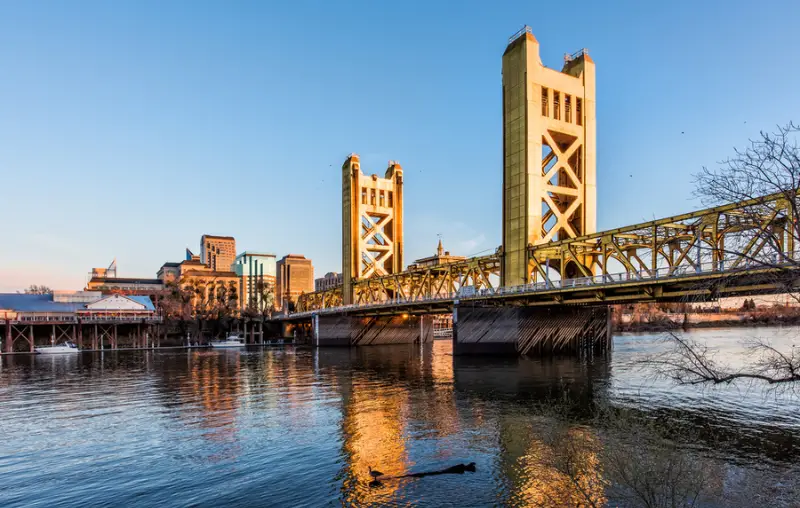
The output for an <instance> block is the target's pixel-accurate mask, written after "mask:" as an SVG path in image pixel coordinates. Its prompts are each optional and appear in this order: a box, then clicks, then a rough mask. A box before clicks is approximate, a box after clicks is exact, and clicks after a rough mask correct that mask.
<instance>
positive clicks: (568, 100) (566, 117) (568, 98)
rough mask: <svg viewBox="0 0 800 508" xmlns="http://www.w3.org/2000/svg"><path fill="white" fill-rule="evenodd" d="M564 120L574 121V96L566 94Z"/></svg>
mask: <svg viewBox="0 0 800 508" xmlns="http://www.w3.org/2000/svg"><path fill="white" fill-rule="evenodd" d="M564 121H565V122H567V123H572V96H571V95H567V94H564Z"/></svg>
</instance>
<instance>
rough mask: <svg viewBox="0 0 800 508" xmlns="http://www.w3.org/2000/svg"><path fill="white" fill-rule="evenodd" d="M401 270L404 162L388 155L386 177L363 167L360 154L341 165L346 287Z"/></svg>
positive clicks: (349, 290) (348, 299) (347, 297)
mask: <svg viewBox="0 0 800 508" xmlns="http://www.w3.org/2000/svg"><path fill="white" fill-rule="evenodd" d="M402 270H403V168H402V167H401V166H400V164H399V163H397V162H396V161H389V167H388V168H387V169H386V172H385V173H384V177H383V178H379V177H378V176H377V175H365V174H363V173H362V172H361V161H360V159H359V157H358V155H357V154H350V155H349V156H348V157H347V159H345V161H344V164H343V165H342V292H343V298H344V304H345V305H347V304H350V303H352V302H353V283H354V281H357V280H360V279H368V278H370V277H376V276H383V275H390V274H393V273H397V272H400V271H402Z"/></svg>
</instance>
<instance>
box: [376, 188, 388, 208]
mask: <svg viewBox="0 0 800 508" xmlns="http://www.w3.org/2000/svg"><path fill="white" fill-rule="evenodd" d="M378 199H379V201H378V203H379V204H380V206H386V196H385V195H384V193H383V191H381V194H380V197H379V198H378Z"/></svg>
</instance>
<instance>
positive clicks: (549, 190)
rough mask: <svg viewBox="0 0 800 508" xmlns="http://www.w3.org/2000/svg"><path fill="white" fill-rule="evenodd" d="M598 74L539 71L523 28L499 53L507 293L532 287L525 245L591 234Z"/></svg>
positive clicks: (580, 63)
mask: <svg viewBox="0 0 800 508" xmlns="http://www.w3.org/2000/svg"><path fill="white" fill-rule="evenodd" d="M595 158H596V148H595V67H594V62H593V61H592V59H591V58H590V57H589V55H588V53H587V52H586V51H585V50H582V51H579V52H578V53H576V54H574V55H571V56H566V57H565V58H564V66H563V68H562V70H561V71H557V70H554V69H550V68H547V67H545V66H544V65H542V62H541V60H540V58H539V42H538V41H537V40H536V38H535V37H534V36H533V34H532V33H531V31H530V29H529V28H528V27H525V28H524V29H523V30H521V31H520V32H518V33H517V34H515V35H514V36H513V37H512V38H511V39H510V41H509V44H508V47H506V50H505V53H504V54H503V253H504V259H503V263H502V272H501V273H502V275H501V278H502V281H501V284H502V285H504V286H514V285H519V284H527V283H528V282H530V273H531V261H530V259H529V254H528V245H538V244H542V243H547V242H551V241H555V240H564V239H566V238H574V237H577V236H582V235H585V234H588V233H593V232H595V231H596V209H597V205H596V170H595Z"/></svg>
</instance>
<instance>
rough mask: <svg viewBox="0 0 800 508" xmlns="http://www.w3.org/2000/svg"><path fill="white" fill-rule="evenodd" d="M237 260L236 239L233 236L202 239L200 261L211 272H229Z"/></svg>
mask: <svg viewBox="0 0 800 508" xmlns="http://www.w3.org/2000/svg"><path fill="white" fill-rule="evenodd" d="M235 258H236V239H234V238H233V237H232V236H214V235H203V236H202V237H200V261H202V262H203V264H205V265H207V266H208V267H209V268H210V269H211V270H214V271H221V272H227V271H230V270H231V265H233V261H234V259H235Z"/></svg>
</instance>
